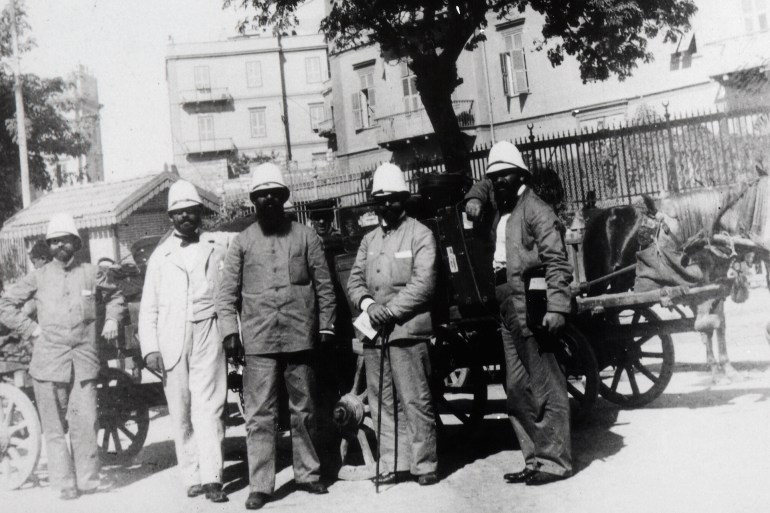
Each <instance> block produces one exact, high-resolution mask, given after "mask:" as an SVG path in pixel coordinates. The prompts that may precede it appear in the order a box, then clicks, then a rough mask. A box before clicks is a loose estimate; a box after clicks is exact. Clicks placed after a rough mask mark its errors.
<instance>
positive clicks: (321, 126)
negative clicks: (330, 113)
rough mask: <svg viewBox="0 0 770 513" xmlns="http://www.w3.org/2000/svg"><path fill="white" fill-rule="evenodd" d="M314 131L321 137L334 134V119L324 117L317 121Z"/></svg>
mask: <svg viewBox="0 0 770 513" xmlns="http://www.w3.org/2000/svg"><path fill="white" fill-rule="evenodd" d="M316 131H317V132H318V135H320V136H321V137H329V136H331V135H334V119H332V118H329V119H324V120H322V121H319V122H318V125H316Z"/></svg>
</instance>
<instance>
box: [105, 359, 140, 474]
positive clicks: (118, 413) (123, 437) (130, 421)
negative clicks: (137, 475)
mask: <svg viewBox="0 0 770 513" xmlns="http://www.w3.org/2000/svg"><path fill="white" fill-rule="evenodd" d="M140 386H141V385H137V384H136V383H134V382H133V381H132V379H131V376H129V375H128V374H126V373H125V372H123V371H121V370H119V369H112V368H109V369H103V370H102V374H101V375H100V377H99V380H98V383H97V393H98V396H97V397H98V410H99V411H98V413H99V433H98V442H99V453H100V456H101V459H102V463H104V464H107V465H121V464H125V463H129V462H130V461H131V460H132V459H133V458H134V456H136V455H137V454H139V451H140V450H141V449H142V446H143V445H144V441H145V440H146V439H147V431H148V429H149V427H150V408H149V406H147V402H146V401H144V400H143V399H142V397H141V394H140V393H138V392H139V391H140V390H141V389H140Z"/></svg>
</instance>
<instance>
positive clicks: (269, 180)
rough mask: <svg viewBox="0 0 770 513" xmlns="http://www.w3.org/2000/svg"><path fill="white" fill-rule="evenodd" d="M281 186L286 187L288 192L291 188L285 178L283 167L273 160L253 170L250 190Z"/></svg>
mask: <svg viewBox="0 0 770 513" xmlns="http://www.w3.org/2000/svg"><path fill="white" fill-rule="evenodd" d="M279 188H283V189H286V192H287V193H288V192H289V188H288V187H287V186H286V182H285V181H284V180H283V173H282V172H281V168H279V167H278V166H276V165H275V164H273V163H272V162H265V163H264V164H260V165H258V166H257V167H255V168H254V170H253V171H252V172H251V188H250V189H249V192H255V191H261V190H265V189H279Z"/></svg>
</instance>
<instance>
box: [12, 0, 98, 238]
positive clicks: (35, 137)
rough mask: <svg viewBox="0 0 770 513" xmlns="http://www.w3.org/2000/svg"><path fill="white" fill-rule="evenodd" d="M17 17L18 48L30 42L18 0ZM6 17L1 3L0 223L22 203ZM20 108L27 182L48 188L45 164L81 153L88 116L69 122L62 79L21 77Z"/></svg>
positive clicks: (68, 96)
mask: <svg viewBox="0 0 770 513" xmlns="http://www.w3.org/2000/svg"><path fill="white" fill-rule="evenodd" d="M16 14H17V22H18V26H19V28H20V36H21V37H20V39H21V43H22V44H21V49H22V50H23V49H28V48H30V47H31V45H32V40H31V39H30V38H29V35H28V30H29V26H28V24H27V22H26V13H25V11H24V9H23V4H22V3H21V2H17V12H16ZM9 21H10V16H9V15H8V9H7V8H6V9H5V10H4V11H2V13H1V14H0V225H2V223H3V222H4V221H5V220H6V219H7V218H8V217H10V216H11V215H13V214H14V213H15V212H16V211H18V210H19V209H20V208H21V185H20V184H21V176H20V170H19V169H20V164H19V147H18V140H17V134H18V132H17V130H16V126H17V125H16V104H15V99H14V79H13V75H12V72H11V70H10V69H9V60H10V59H9V57H10V55H11V44H10V35H9V34H10V29H9ZM22 84H23V87H22V92H23V95H24V110H25V113H26V115H27V152H28V155H27V156H28V161H29V174H30V184H31V185H32V186H33V187H36V188H39V189H43V190H45V189H49V188H50V187H51V177H50V176H49V175H48V173H47V172H46V164H47V163H50V162H54V161H55V160H56V159H57V158H58V156H60V155H70V156H77V155H84V154H85V153H86V152H87V151H88V148H89V145H90V141H89V137H88V134H90V129H91V127H92V126H93V125H92V121H93V120H91V119H89V118H84V119H81V120H79V122H78V123H77V124H76V123H74V122H70V121H69V120H68V119H67V117H66V116H65V113H67V112H72V111H73V110H74V109H75V107H76V105H75V102H76V99H75V98H74V95H73V94H72V89H73V87H74V86H73V84H72V83H71V82H70V81H68V80H65V79H63V78H60V77H57V78H50V79H49V78H40V77H38V76H36V75H32V74H26V75H23V77H22Z"/></svg>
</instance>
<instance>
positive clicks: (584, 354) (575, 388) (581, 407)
mask: <svg viewBox="0 0 770 513" xmlns="http://www.w3.org/2000/svg"><path fill="white" fill-rule="evenodd" d="M561 342H562V346H561V347H560V348H559V350H558V351H557V353H556V358H557V360H558V361H559V365H560V366H561V369H562V372H564V376H565V378H566V379H567V391H568V392H569V395H570V407H571V418H572V422H573V423H580V422H583V421H585V420H586V419H587V418H588V417H589V416H590V414H591V411H592V410H593V408H594V404H596V397H597V395H598V394H599V366H598V365H597V363H596V356H595V355H594V351H593V349H592V348H591V344H589V343H588V340H587V339H586V338H585V336H584V335H583V334H582V333H581V332H580V330H578V329H577V327H575V326H574V325H573V324H572V323H568V324H567V325H566V326H565V328H564V331H563V332H562V334H561Z"/></svg>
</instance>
